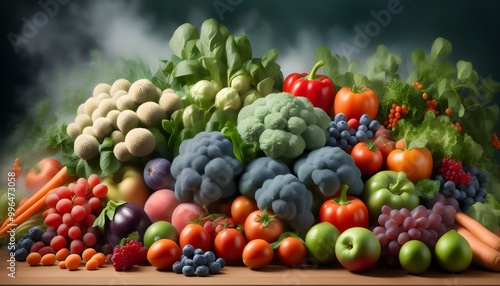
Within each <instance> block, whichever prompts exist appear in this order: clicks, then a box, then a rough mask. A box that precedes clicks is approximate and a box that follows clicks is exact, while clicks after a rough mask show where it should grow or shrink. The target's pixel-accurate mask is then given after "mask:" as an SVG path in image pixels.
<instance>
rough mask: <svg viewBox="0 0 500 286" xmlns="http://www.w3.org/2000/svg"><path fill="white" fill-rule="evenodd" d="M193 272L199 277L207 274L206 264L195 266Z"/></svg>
mask: <svg viewBox="0 0 500 286" xmlns="http://www.w3.org/2000/svg"><path fill="white" fill-rule="evenodd" d="M195 273H196V274H197V275H198V276H201V277H204V276H207V275H208V274H209V270H208V266H206V265H200V266H198V267H196V271H195Z"/></svg>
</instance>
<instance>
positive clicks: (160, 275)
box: [0, 251, 500, 285]
mask: <svg viewBox="0 0 500 286" xmlns="http://www.w3.org/2000/svg"><path fill="white" fill-rule="evenodd" d="M7 259H8V255H7V253H6V252H5V251H1V252H0V275H1V276H0V285H500V273H496V272H490V271H485V270H482V269H479V268H477V267H470V268H469V269H467V270H466V271H464V272H461V273H457V274H453V273H447V272H444V271H442V270H439V269H432V270H429V271H427V272H426V273H424V274H423V275H419V276H415V275H409V274H407V273H406V272H405V271H404V270H401V269H397V268H396V269H390V268H382V267H379V268H378V267H376V268H373V269H370V270H368V271H366V272H363V273H352V272H350V271H348V270H345V269H343V268H342V267H340V266H331V267H321V268H310V269H291V268H286V267H284V266H282V265H270V266H268V267H266V268H265V269H262V270H251V269H249V268H247V267H244V266H226V267H225V268H223V269H222V272H221V273H220V274H217V275H211V276H208V277H196V276H193V277H186V276H184V275H182V274H176V273H174V272H172V271H166V272H163V271H158V270H156V269H155V268H154V267H152V266H135V267H134V268H133V269H132V270H131V271H127V272H118V271H115V270H114V268H113V266H112V265H111V264H106V265H105V266H103V267H102V268H99V269H97V270H93V271H89V270H86V269H85V267H84V266H83V264H82V267H81V268H80V269H78V270H76V271H69V270H65V269H60V268H59V267H58V266H57V265H56V264H55V265H53V266H41V265H40V266H35V267H30V266H28V264H27V263H25V262H16V263H15V265H13V268H11V269H9V268H8V267H9V266H11V265H10V262H9V261H8V260H7ZM12 270H13V271H15V273H12V272H11V271H12ZM9 274H10V276H9ZM11 276H14V277H15V278H13V277H11Z"/></svg>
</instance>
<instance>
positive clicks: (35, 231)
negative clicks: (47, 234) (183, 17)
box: [28, 226, 43, 241]
mask: <svg viewBox="0 0 500 286" xmlns="http://www.w3.org/2000/svg"><path fill="white" fill-rule="evenodd" d="M42 234H43V229H42V228H41V227H39V226H34V227H32V228H30V230H29V231H28V235H29V238H31V240H33V241H40V240H41V239H42Z"/></svg>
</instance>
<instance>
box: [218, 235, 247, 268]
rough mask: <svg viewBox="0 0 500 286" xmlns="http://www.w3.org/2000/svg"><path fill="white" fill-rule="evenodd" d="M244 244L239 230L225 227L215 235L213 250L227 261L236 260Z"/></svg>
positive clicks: (241, 252) (240, 254)
mask: <svg viewBox="0 0 500 286" xmlns="http://www.w3.org/2000/svg"><path fill="white" fill-rule="evenodd" d="M245 245H246V241H245V237H244V236H243V234H242V233H241V232H239V231H238V230H237V229H235V228H226V229H224V230H222V231H221V232H219V233H218V234H217V236H216V237H215V240H214V252H215V255H217V257H221V258H224V260H225V261H226V262H228V263H231V262H236V261H240V260H241V256H242V254H243V249H244V248H245Z"/></svg>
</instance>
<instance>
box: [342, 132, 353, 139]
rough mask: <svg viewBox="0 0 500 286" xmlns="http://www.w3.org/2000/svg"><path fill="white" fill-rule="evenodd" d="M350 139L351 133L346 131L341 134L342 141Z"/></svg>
mask: <svg viewBox="0 0 500 286" xmlns="http://www.w3.org/2000/svg"><path fill="white" fill-rule="evenodd" d="M349 137H351V134H350V133H349V131H347V130H344V131H342V132H340V138H341V139H345V140H347V139H349Z"/></svg>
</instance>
